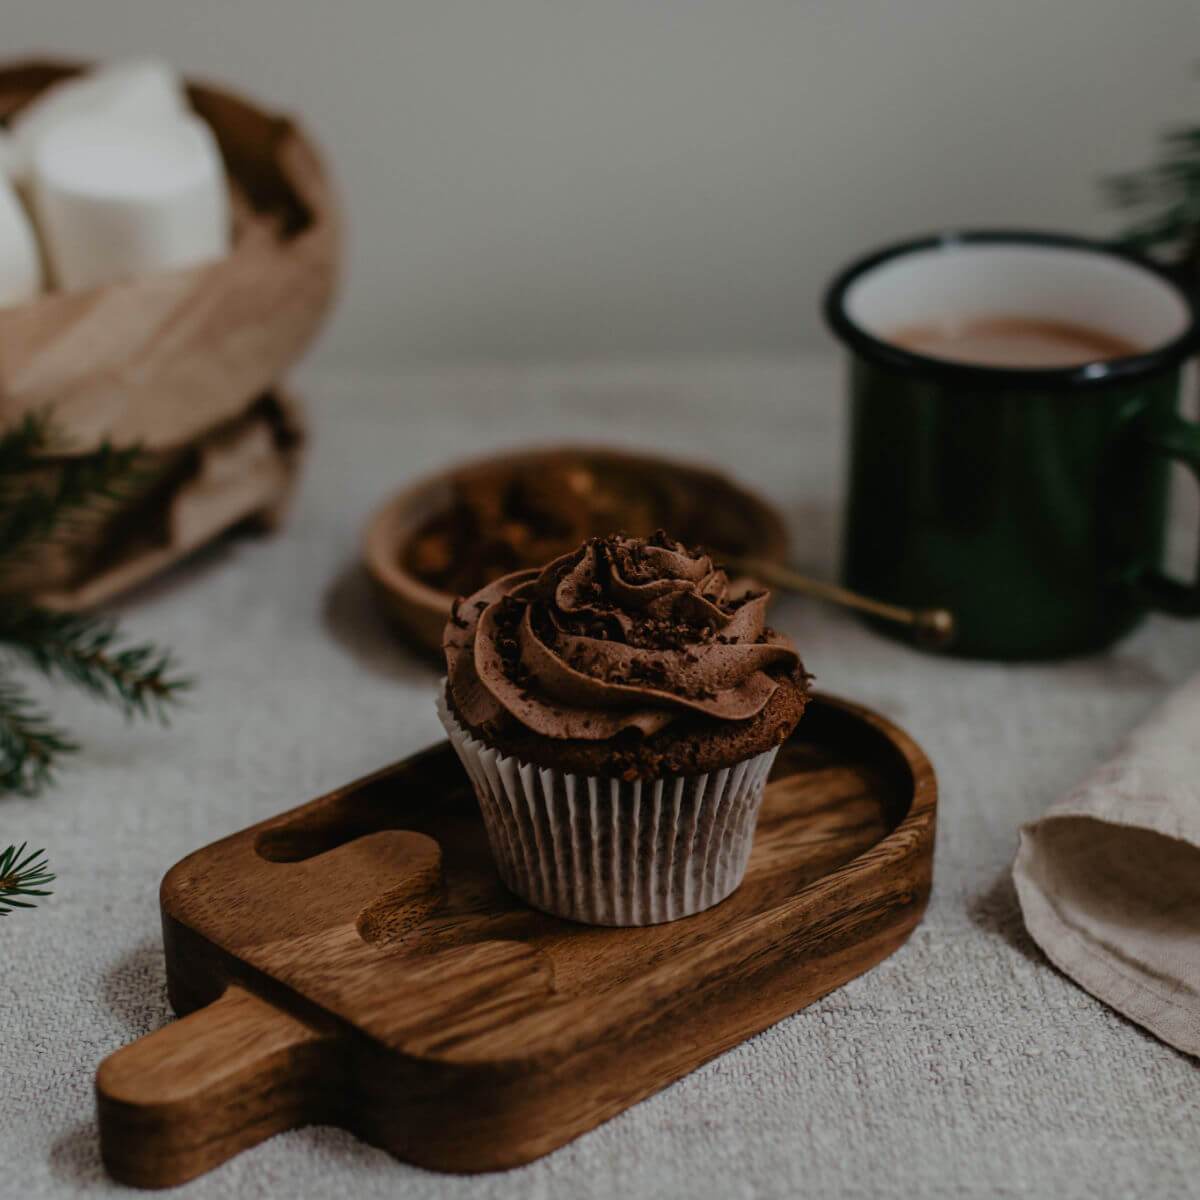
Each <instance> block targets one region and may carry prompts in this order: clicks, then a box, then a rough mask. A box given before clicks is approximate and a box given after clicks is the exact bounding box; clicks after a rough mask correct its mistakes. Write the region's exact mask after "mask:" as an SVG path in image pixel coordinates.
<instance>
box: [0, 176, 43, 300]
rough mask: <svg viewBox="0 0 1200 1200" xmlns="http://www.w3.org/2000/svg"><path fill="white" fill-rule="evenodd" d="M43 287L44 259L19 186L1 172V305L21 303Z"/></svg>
mask: <svg viewBox="0 0 1200 1200" xmlns="http://www.w3.org/2000/svg"><path fill="white" fill-rule="evenodd" d="M41 290H42V260H41V256H40V255H39V253H38V245H37V239H36V237H35V236H34V233H33V226H32V225H31V224H30V221H29V217H28V215H27V214H26V212H25V209H24V207H23V206H22V204H21V201H20V200H19V199H18V198H17V193H16V189H15V188H14V187H13V186H12V184H11V183H10V182H9V181H8V180H7V179H5V178H3V177H2V176H0V305H6V304H20V303H22V302H23V301H25V300H29V299H30V298H32V297H33V296H36V295H37V294H38V292H40V291H41Z"/></svg>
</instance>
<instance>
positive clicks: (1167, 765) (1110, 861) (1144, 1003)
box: [1013, 676, 1200, 1055]
mask: <svg viewBox="0 0 1200 1200" xmlns="http://www.w3.org/2000/svg"><path fill="white" fill-rule="evenodd" d="M1013 880H1014V882H1015V883H1016V887H1017V896H1018V897H1019V899H1020V902H1021V910H1022V913H1023V914H1024V917H1025V924H1026V926H1027V927H1028V929H1029V932H1030V933H1031V934H1032V936H1033V938H1034V940H1035V941H1036V942H1037V943H1038V945H1039V946H1041V948H1042V949H1043V950H1044V951H1045V952H1046V955H1047V957H1048V958H1049V959H1050V960H1051V962H1053V963H1054V964H1055V965H1056V966H1057V967H1059V968H1060V969H1061V970H1063V971H1065V972H1066V973H1067V974H1068V975H1070V976H1071V978H1072V979H1074V980H1075V981H1076V982H1077V983H1079V984H1081V985H1082V986H1083V987H1085V988H1086V989H1087V990H1088V991H1089V992H1091V993H1092V995H1094V996H1096V997H1097V998H1098V999H1100V1000H1103V1001H1104V1002H1105V1003H1106V1004H1109V1005H1111V1006H1112V1007H1113V1008H1115V1009H1116V1010H1117V1011H1118V1012H1120V1013H1123V1014H1124V1015H1125V1016H1127V1017H1129V1018H1130V1019H1131V1020H1134V1021H1136V1022H1137V1023H1138V1024H1139V1025H1144V1026H1145V1027H1146V1028H1147V1029H1148V1030H1150V1032H1151V1033H1153V1034H1156V1035H1157V1036H1158V1037H1160V1038H1162V1040H1163V1041H1164V1042H1168V1043H1169V1044H1170V1045H1172V1046H1175V1047H1177V1048H1178V1049H1180V1050H1183V1051H1186V1052H1187V1053H1188V1054H1195V1055H1200V676H1198V677H1197V678H1195V679H1193V680H1191V682H1190V683H1188V684H1186V685H1185V686H1184V687H1182V688H1181V689H1179V690H1178V691H1177V692H1175V693H1173V694H1172V695H1171V696H1170V697H1169V698H1168V699H1167V701H1166V702H1165V703H1164V704H1163V705H1161V706H1160V707H1159V708H1158V709H1156V710H1155V711H1154V713H1153V714H1152V715H1151V716H1150V717H1149V718H1148V719H1147V720H1146V721H1145V722H1144V723H1143V724H1142V725H1140V726H1139V727H1138V728H1137V729H1136V730H1135V731H1134V732H1133V733H1132V734H1131V735H1130V737H1129V738H1127V739H1126V741H1125V742H1124V743H1123V744H1122V745H1121V746H1120V748H1119V749H1118V751H1117V753H1116V755H1115V756H1114V757H1113V758H1112V759H1111V760H1110V761H1109V762H1107V763H1106V764H1105V765H1104V766H1102V767H1101V768H1100V769H1099V770H1097V771H1096V772H1095V773H1093V774H1092V776H1091V777H1090V778H1088V779H1087V780H1085V781H1084V783H1083V784H1082V785H1081V786H1080V787H1079V788H1077V789H1076V790H1075V791H1074V792H1072V793H1071V794H1070V795H1069V796H1067V797H1066V798H1065V799H1063V800H1061V801H1059V802H1058V803H1057V804H1055V805H1054V806H1053V807H1052V808H1051V809H1050V810H1049V812H1047V813H1046V815H1045V816H1044V817H1042V818H1041V819H1040V820H1037V821H1033V822H1031V823H1030V824H1028V825H1026V826H1025V827H1024V828H1023V829H1022V830H1021V843H1020V847H1019V849H1018V851H1017V858H1016V862H1015V863H1014V864H1013Z"/></svg>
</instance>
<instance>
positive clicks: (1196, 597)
mask: <svg viewBox="0 0 1200 1200" xmlns="http://www.w3.org/2000/svg"><path fill="white" fill-rule="evenodd" d="M1142 437H1143V441H1144V444H1145V446H1146V448H1147V449H1148V450H1149V451H1150V452H1151V453H1152V454H1159V455H1162V456H1163V457H1165V458H1167V459H1169V460H1171V461H1172V462H1177V463H1180V464H1181V465H1183V466H1185V467H1187V468H1188V469H1189V470H1190V471H1191V472H1192V475H1193V476H1194V477H1195V479H1196V483H1197V485H1200V425H1197V424H1195V423H1194V422H1192V421H1188V420H1186V419H1185V418H1183V417H1181V416H1179V415H1178V414H1172V416H1171V419H1170V420H1169V421H1168V422H1166V423H1165V424H1163V425H1162V426H1160V427H1159V428H1157V429H1152V430H1147V431H1146V432H1145V433H1144V434H1143V435H1142ZM1138 586H1139V587H1140V588H1141V590H1142V593H1143V595H1144V596H1145V597H1146V601H1147V603H1148V604H1150V606H1151V607H1153V608H1157V609H1159V610H1160V611H1162V612H1167V613H1174V614H1175V615H1176V616H1180V617H1200V564H1198V566H1197V575H1196V578H1195V579H1193V580H1192V582H1191V583H1181V582H1180V581H1179V580H1177V579H1172V578H1171V577H1170V576H1169V575H1167V574H1166V573H1165V572H1163V571H1160V570H1158V569H1157V568H1154V567H1149V568H1146V569H1145V570H1144V571H1143V572H1142V573H1141V575H1140V576H1139V578H1138Z"/></svg>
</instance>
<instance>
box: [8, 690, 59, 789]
mask: <svg viewBox="0 0 1200 1200" xmlns="http://www.w3.org/2000/svg"><path fill="white" fill-rule="evenodd" d="M77 749H78V746H77V745H76V744H75V743H74V742H73V741H72V740H71V738H70V737H69V735H68V734H67V733H66V732H65V731H64V730H62V729H59V728H57V727H56V726H55V725H54V724H52V722H51V719H50V716H49V714H48V713H46V712H44V711H43V710H42V709H40V708H38V706H37V705H36V704H35V703H34V702H33V700H31V699H30V697H29V696H28V695H27V694H26V693H25V691H24V690H23V689H22V688H21V687H20V685H19V684H17V683H14V682H13V681H12V680H11V679H4V678H0V791H5V792H18V793H20V794H21V795H25V796H32V795H34V794H36V793H37V792H39V791H40V790H41V789H42V788H43V787H44V786H45V785H46V784H47V783H49V782H50V779H51V778H52V777H53V774H54V769H55V767H56V766H57V765H58V762H59V760H60V759H61V758H62V757H63V756H64V755H67V754H73V753H74V752H75V751H76V750H77Z"/></svg>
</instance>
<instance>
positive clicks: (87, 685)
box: [0, 413, 188, 795]
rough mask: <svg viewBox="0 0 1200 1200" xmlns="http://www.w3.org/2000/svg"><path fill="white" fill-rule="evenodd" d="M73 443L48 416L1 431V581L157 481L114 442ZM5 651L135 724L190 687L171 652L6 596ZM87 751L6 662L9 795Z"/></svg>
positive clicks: (0, 630)
mask: <svg viewBox="0 0 1200 1200" xmlns="http://www.w3.org/2000/svg"><path fill="white" fill-rule="evenodd" d="M67 448H68V447H67V439H66V438H65V437H64V435H63V434H62V432H61V431H60V430H59V429H58V428H57V427H56V426H55V425H54V423H53V421H52V420H51V418H50V417H49V416H48V415H47V414H45V413H31V414H29V415H27V416H25V417H23V418H22V419H21V420H20V421H18V422H16V423H15V424H13V425H12V426H10V427H9V428H7V429H5V430H3V431H0V576H2V574H3V572H4V570H5V569H6V568H9V567H11V566H12V565H13V564H14V563H16V562H18V561H20V559H21V557H22V556H23V555H26V554H28V553H29V552H31V551H33V550H35V549H36V548H38V547H39V546H41V545H43V544H45V543H46V542H48V541H53V540H54V539H56V538H58V537H59V536H61V535H63V534H65V533H69V532H71V531H72V530H75V531H78V530H79V523H80V522H82V521H85V520H87V519H88V518H89V517H93V516H94V515H95V513H96V510H97V509H98V508H99V509H103V508H104V507H105V506H107V505H112V504H115V503H117V502H120V501H121V500H123V499H125V498H127V497H128V496H130V495H131V493H133V492H134V491H135V490H136V489H139V488H142V487H144V486H145V484H146V483H147V482H148V480H149V479H150V478H151V474H150V468H149V467H148V465H147V462H148V460H147V457H146V455H145V454H144V453H143V451H142V450H141V449H140V448H139V447H130V448H122V449H118V448H116V447H114V446H111V445H109V444H107V443H106V444H104V445H102V446H100V447H99V448H98V449H97V450H95V451H93V452H91V453H89V454H84V455H70V456H65V457H64V451H65V450H66V449H67ZM0 649H5V650H7V651H8V656H9V658H10V660H16V659H19V660H23V661H24V662H26V663H27V664H29V665H30V666H32V667H33V668H34V669H35V670H37V671H40V672H41V673H42V674H43V675H45V676H46V677H47V678H49V679H50V680H52V681H58V682H65V683H67V684H70V685H72V686H74V687H78V688H80V689H82V690H83V691H85V692H88V693H90V694H91V695H92V696H94V697H96V698H97V699H99V700H102V701H105V702H107V703H109V704H114V705H116V707H117V708H119V709H120V710H121V711H122V712H123V713H124V714H125V716H126V717H157V718H159V719H160V720H163V721H165V719H166V715H167V709H168V708H169V706H170V705H171V704H172V703H173V702H174V701H175V700H177V699H178V698H179V694H180V692H182V691H183V689H184V688H185V687H187V686H188V681H187V680H185V679H183V678H181V677H180V676H179V674H178V672H177V670H176V666H175V662H174V659H173V657H172V656H171V654H170V653H169V652H167V651H165V650H162V649H160V648H159V647H157V646H154V645H152V644H150V643H145V642H132V641H129V640H127V639H125V638H124V637H123V636H122V634H121V633H120V631H119V629H118V628H117V626H116V624H115V623H114V622H113V621H111V620H108V619H106V618H103V617H96V616H87V615H78V614H68V613H56V612H49V611H46V610H44V609H40V608H37V607H35V606H32V605H30V604H28V603H26V602H25V601H23V600H20V599H18V598H15V597H14V598H8V597H5V598H2V599H0ZM77 749H78V747H77V745H76V744H75V742H74V740H73V739H72V738H71V737H70V735H69V734H68V733H67V732H66V731H65V730H63V729H60V728H59V727H58V726H56V725H55V724H54V722H53V721H52V720H51V718H50V715H49V714H48V713H47V712H46V711H45V710H43V709H42V708H41V707H40V706H39V705H38V704H36V703H35V702H34V701H33V700H32V699H31V698H30V696H29V695H28V694H27V693H26V692H25V691H24V690H23V688H22V687H21V685H20V684H19V683H17V682H16V681H14V679H13V678H12V677H11V675H10V674H8V673H6V672H5V670H4V667H3V664H0V792H4V791H8V792H21V793H25V794H27V795H29V794H33V793H36V792H38V791H40V790H41V789H42V788H43V787H44V786H45V785H46V784H47V783H48V782H50V780H51V779H52V777H53V774H54V771H55V768H56V767H57V766H58V765H59V763H60V761H61V760H62V759H63V758H64V757H65V756H66V755H69V754H72V753H74V752H75V751H76V750H77Z"/></svg>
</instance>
